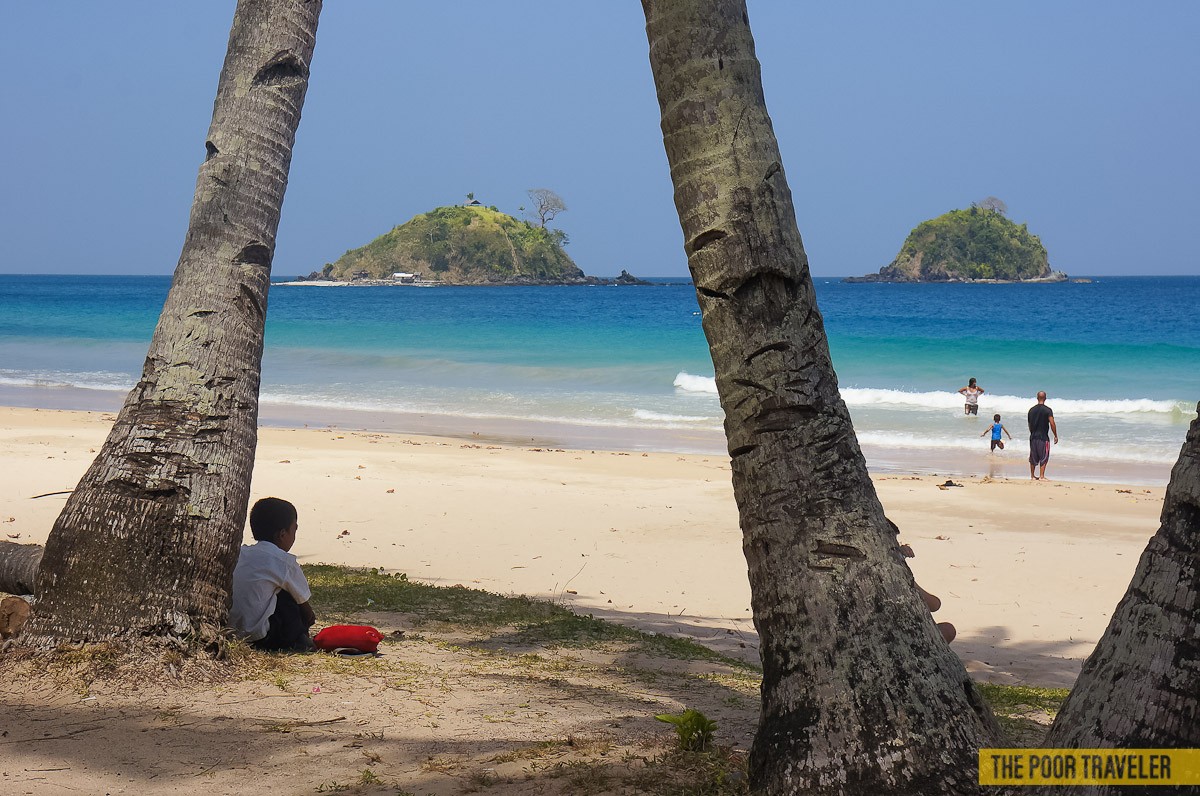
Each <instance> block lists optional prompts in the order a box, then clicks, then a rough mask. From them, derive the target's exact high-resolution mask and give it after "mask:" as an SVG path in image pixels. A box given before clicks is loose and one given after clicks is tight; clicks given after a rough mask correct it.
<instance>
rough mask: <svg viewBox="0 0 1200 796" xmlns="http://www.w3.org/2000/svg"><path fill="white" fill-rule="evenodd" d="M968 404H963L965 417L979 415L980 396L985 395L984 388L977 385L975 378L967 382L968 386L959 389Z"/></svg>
mask: <svg viewBox="0 0 1200 796" xmlns="http://www.w3.org/2000/svg"><path fill="white" fill-rule="evenodd" d="M959 392H960V393H962V395H963V398H964V399H965V400H966V403H965V404H963V414H964V415H978V414H979V396H981V395H983V388H982V387H980V386H979V385H977V384H976V383H975V378H974V377H971V378H970V379H968V380H967V386H966V387H963V388H961V389H959Z"/></svg>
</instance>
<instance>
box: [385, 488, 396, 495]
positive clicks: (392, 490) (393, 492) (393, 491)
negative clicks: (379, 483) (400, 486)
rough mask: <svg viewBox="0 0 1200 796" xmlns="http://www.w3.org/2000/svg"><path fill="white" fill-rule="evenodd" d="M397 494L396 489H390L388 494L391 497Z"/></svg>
mask: <svg viewBox="0 0 1200 796" xmlns="http://www.w3.org/2000/svg"><path fill="white" fill-rule="evenodd" d="M395 492H396V490H394V489H389V490H388V491H387V493H388V494H389V495H392V494H395Z"/></svg>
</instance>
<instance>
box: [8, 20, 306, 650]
mask: <svg viewBox="0 0 1200 796" xmlns="http://www.w3.org/2000/svg"><path fill="white" fill-rule="evenodd" d="M320 12H321V2H320V0H239V2H238V4H237V8H236V10H235V12H234V17H233V26H232V30H231V32H230V35H229V45H228V51H227V53H226V56H225V64H224V67H223V68H222V70H221V77H220V81H219V84H218V86H217V97H216V101H215V103H214V107H213V117H212V125H211V126H210V128H209V131H208V137H207V138H206V139H205V144H204V145H205V149H206V156H205V160H204V163H203V164H202V165H201V166H200V173H199V177H198V179H197V181H196V193H195V198H194V200H193V204H192V211H191V219H190V222H189V226H188V232H187V236H186V238H185V242H184V245H183V251H182V253H181V255H180V258H179V264H178V266H177V267H176V269H175V278H174V281H173V283H172V285H171V290H170V293H169V294H168V296H167V300H166V303H165V305H164V307H163V310H162V314H161V316H160V317H159V321H158V326H157V328H156V329H155V331H154V336H153V338H152V340H151V343H150V349H149V353H148V354H147V356H146V362H145V366H144V370H143V372H142V376H141V379H140V380H139V381H138V384H137V386H136V387H135V388H134V389H133V391H132V392H131V393H130V394H129V397H128V398H127V399H126V400H125V405H124V406H123V408H122V409H121V412H120V414H119V415H118V417H117V420H116V423H115V425H114V426H113V429H112V431H111V432H110V433H109V436H108V439H107V440H105V442H104V445H103V446H102V448H101V450H100V453H99V454H98V455H97V456H96V459H95V461H94V462H93V463H92V465H91V467H90V468H89V469H88V471H87V473H86V474H85V475H84V476H83V479H82V480H81V481H80V482H79V485H78V486H77V487H76V488H75V490H74V491H73V492H72V493H71V496H70V497H69V498H68V499H67V503H66V507H65V508H64V509H63V511H62V514H61V515H60V516H59V517H58V519H57V521H56V522H55V523H54V527H53V529H52V530H51V532H50V536H49V539H48V541H47V543H46V550H45V555H44V556H43V558H42V563H41V567H40V570H39V574H38V590H37V594H38V599H37V603H36V610H35V612H34V615H33V618H32V619H31V621H30V625H29V627H28V628H27V630H26V634H25V637H24V641H25V642H27V643H31V644H35V645H40V646H52V645H55V644H57V643H61V642H81V641H95V640H99V639H113V638H125V639H129V640H148V641H155V640H160V641H170V642H174V643H177V644H181V645H183V644H196V643H199V644H200V645H206V644H211V643H213V642H215V641H216V640H217V639H218V638H219V634H220V631H221V628H222V626H223V625H224V623H225V620H226V617H227V614H228V611H229V593H230V586H231V580H232V573H233V566H234V563H235V562H236V560H237V555H238V548H239V546H240V545H241V540H242V535H243V527H244V523H245V518H246V505H247V503H248V500H249V494H250V475H251V471H252V468H253V465H254V452H255V447H256V441H257V433H258V429H257V421H258V390H259V372H260V365H261V361H262V349H263V324H264V320H265V318H266V311H267V290H268V287H269V285H270V275H271V261H272V258H273V257H274V253H275V235H276V232H277V230H278V227H279V215H280V208H281V206H282V204H283V195H284V191H285V189H286V188H287V175H288V169H289V166H290V164H291V157H292V145H293V143H294V142H295V135H296V128H297V126H298V124H299V122H300V111H301V108H302V107H303V104H304V95H305V92H306V90H307V87H308V75H309V64H310V62H311V60H312V53H313V45H314V42H315V40H316V30H317V20H318V17H319V15H320Z"/></svg>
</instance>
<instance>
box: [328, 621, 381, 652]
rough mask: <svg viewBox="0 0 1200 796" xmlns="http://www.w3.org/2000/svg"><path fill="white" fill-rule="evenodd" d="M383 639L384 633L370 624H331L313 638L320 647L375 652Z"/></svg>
mask: <svg viewBox="0 0 1200 796" xmlns="http://www.w3.org/2000/svg"><path fill="white" fill-rule="evenodd" d="M381 641H383V634H382V633H380V632H379V631H378V630H376V629H375V628H373V627H371V626H370V625H330V626H329V627H327V628H324V629H323V630H322V631H321V632H320V633H318V634H317V635H316V637H315V638H313V643H314V644H316V645H317V648H318V649H323V650H335V649H338V648H341V647H350V648H352V649H356V650H361V651H362V652H375V651H376V650H377V649H379V642H381Z"/></svg>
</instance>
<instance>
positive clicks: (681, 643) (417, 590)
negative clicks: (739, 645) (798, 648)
mask: <svg viewBox="0 0 1200 796" xmlns="http://www.w3.org/2000/svg"><path fill="white" fill-rule="evenodd" d="M304 572H305V575H307V577H308V583H309V586H310V587H311V588H312V592H313V598H312V599H313V602H314V603H315V604H317V605H319V606H320V607H321V608H323V609H328V610H331V611H334V612H338V611H341V612H347V613H354V612H358V611H367V610H369V611H396V612H402V613H405V614H408V615H410V616H412V617H413V618H414V620H415V621H416V622H418V623H420V622H440V623H446V624H452V625H457V626H462V627H469V628H476V629H480V630H490V631H498V630H501V629H508V628H514V629H515V630H516V637H515V639H514V640H515V641H516V642H517V643H521V644H537V645H542V646H558V647H596V646H600V645H602V644H605V643H608V642H621V643H625V644H629V645H630V646H632V647H635V648H636V650H635V651H639V652H642V653H644V654H646V655H653V656H660V657H663V656H665V657H670V658H679V659H684V660H702V661H711V662H714V663H721V664H725V665H727V666H731V667H735V668H737V669H744V670H751V671H753V670H755V669H756V667H754V666H753V665H751V664H748V663H746V662H745V661H741V660H738V659H736V658H729V657H727V656H724V655H721V654H720V653H717V652H714V651H713V650H710V649H708V648H707V647H705V646H703V645H701V644H698V643H696V642H695V641H692V640H691V639H687V638H675V637H673V636H665V635H661V634H658V633H644V632H642V631H639V630H635V629H633V628H630V627H625V626H624V625H619V624H616V623H613V622H607V621H605V620H603V619H597V618H596V617H593V616H591V615H590V614H588V615H581V614H576V613H574V612H572V611H570V610H568V609H566V608H564V607H562V606H561V605H555V604H554V603H551V602H547V601H545V600H535V599H532V598H529V597H525V596H504V595H500V594H494V593H492V592H488V591H484V590H482V589H469V588H467V587H465V586H450V587H445V586H431V585H429V584H424V583H416V582H413V581H410V580H409V579H408V576H407V575H405V574H403V573H397V574H394V575H389V574H386V573H384V572H381V571H379V570H375V569H354V568H350V567H339V566H333V565H329V564H307V565H305V566H304Z"/></svg>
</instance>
